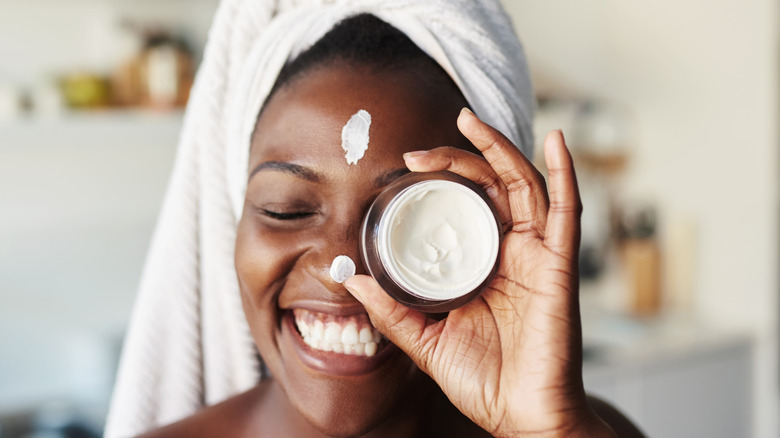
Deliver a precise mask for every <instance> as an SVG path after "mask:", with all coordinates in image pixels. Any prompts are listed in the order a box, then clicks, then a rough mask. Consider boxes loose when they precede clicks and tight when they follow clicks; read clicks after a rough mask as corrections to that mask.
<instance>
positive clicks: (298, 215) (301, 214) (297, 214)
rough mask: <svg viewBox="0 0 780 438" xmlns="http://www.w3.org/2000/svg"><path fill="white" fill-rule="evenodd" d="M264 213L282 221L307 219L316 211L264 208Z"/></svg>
mask: <svg viewBox="0 0 780 438" xmlns="http://www.w3.org/2000/svg"><path fill="white" fill-rule="evenodd" d="M261 211H262V213H263V214H264V215H266V216H268V217H270V218H271V219H276V220H280V221H293V220H298V219H306V218H308V217H311V216H313V215H315V214H316V213H315V212H313V211H294V212H290V213H288V212H280V211H273V210H268V209H265V208H264V209H262V210H261Z"/></svg>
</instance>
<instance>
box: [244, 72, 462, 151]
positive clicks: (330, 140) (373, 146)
mask: <svg viewBox="0 0 780 438" xmlns="http://www.w3.org/2000/svg"><path fill="white" fill-rule="evenodd" d="M436 88H437V87H431V86H430V81H420V80H419V78H417V77H415V75H414V72H406V71H402V70H401V71H384V72H383V71H376V70H375V69H369V68H360V67H347V66H343V65H342V66H340V67H335V66H333V67H321V68H317V69H314V70H312V71H310V72H307V73H306V74H305V75H301V76H300V77H298V78H296V79H295V80H294V81H291V82H290V83H289V84H287V85H286V86H284V87H282V88H280V89H279V90H278V91H277V92H276V93H275V94H274V95H273V96H272V97H271V98H270V99H269V101H268V103H267V104H266V107H265V108H264V110H263V112H262V114H261V116H260V119H259V120H258V124H257V129H256V131H255V135H254V136H253V140H252V153H251V157H250V161H253V162H255V163H256V162H258V161H259V160H264V159H268V158H267V157H269V156H279V155H288V156H300V155H309V156H311V157H312V158H321V157H319V156H321V155H327V156H329V155H331V154H333V153H337V152H341V153H343V150H342V149H341V142H342V138H341V133H342V129H343V128H344V125H345V124H346V123H347V122H348V121H349V120H350V118H351V117H352V116H354V115H355V114H356V113H358V112H359V111H360V110H363V111H365V112H367V113H368V114H369V115H370V119H371V122H370V129H369V145H368V151H367V154H369V153H370V154H371V155H376V154H391V155H400V153H402V152H405V151H408V150H416V149H430V148H433V147H436V146H442V145H451V146H461V145H462V144H463V140H464V139H463V137H462V135H461V134H460V133H459V132H458V130H457V126H456V123H455V121H456V118H457V114H458V112H459V111H460V108H461V107H462V106H463V105H464V104H465V102H464V101H463V98H462V96H461V95H460V94H459V93H458V92H457V90H451V89H449V88H445V87H438V88H439V89H436ZM251 164H252V163H250V165H251Z"/></svg>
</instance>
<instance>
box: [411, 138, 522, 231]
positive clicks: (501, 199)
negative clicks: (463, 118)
mask: <svg viewBox="0 0 780 438" xmlns="http://www.w3.org/2000/svg"><path fill="white" fill-rule="evenodd" d="M404 161H406V167H408V168H409V170H411V171H413V172H436V171H440V170H448V171H450V172H452V173H456V174H458V175H460V176H462V177H464V178H467V179H470V180H472V181H474V182H475V183H477V185H479V186H480V187H482V189H484V190H485V192H486V193H487V194H488V196H490V199H492V200H493V203H494V204H495V205H496V209H497V210H498V215H499V217H500V218H501V222H502V223H504V224H507V225H510V224H511V223H512V212H511V211H510V209H509V199H508V197H507V190H506V186H504V183H503V181H501V179H500V178H499V177H498V175H496V172H495V171H494V170H493V168H492V167H490V164H489V163H488V162H487V161H485V159H484V158H482V157H480V156H478V155H476V154H473V153H471V152H468V151H464V150H462V149H457V148H453V147H447V146H442V147H438V148H435V149H431V150H429V151H417V152H410V153H407V154H404Z"/></svg>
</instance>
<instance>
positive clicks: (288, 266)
mask: <svg viewBox="0 0 780 438" xmlns="http://www.w3.org/2000/svg"><path fill="white" fill-rule="evenodd" d="M416 73H417V75H416ZM465 104H466V102H465V101H464V100H463V98H462V97H461V95H460V94H459V93H458V92H457V91H456V90H454V89H453V88H451V87H447V86H445V85H443V84H438V83H434V82H433V81H421V80H420V79H419V73H418V72H416V71H408V72H399V71H395V72H385V73H382V72H375V71H371V70H369V69H367V68H357V67H347V66H345V65H344V64H340V63H339V64H337V65H333V66H327V67H317V68H315V69H313V70H310V71H308V72H306V73H305V74H303V75H301V76H299V77H297V78H295V79H293V81H292V82H291V83H289V84H287V85H286V86H285V87H283V88H281V89H280V90H278V91H277V92H276V93H275V94H274V95H273V97H272V98H271V99H270V101H269V102H268V103H267V105H266V106H265V109H264V110H263V112H262V115H261V117H260V119H259V120H258V125H257V129H256V132H255V135H254V137H253V140H252V146H251V153H250V162H249V172H250V177H249V181H248V186H247V193H246V200H245V204H244V213H243V216H242V218H241V220H240V223H239V225H238V234H237V241H236V253H235V263H236V271H237V274H238V280H239V285H240V288H241V297H242V301H243V306H244V311H245V314H246V318H247V320H248V322H249V326H250V328H251V331H252V335H253V337H254V340H255V343H256V344H257V347H258V349H259V352H260V355H261V356H262V358H263V360H264V361H265V363H266V365H267V366H268V368H269V369H270V371H271V374H272V376H273V378H274V379H275V380H276V382H278V384H279V385H280V386H281V388H282V389H283V390H284V392H285V393H286V394H287V397H288V399H289V401H290V402H291V403H292V405H293V406H295V408H296V409H297V411H298V412H300V414H302V415H303V416H304V417H306V419H307V420H309V422H310V423H312V424H313V425H314V426H315V427H316V428H317V429H319V430H320V431H322V432H325V433H328V434H339V435H344V434H355V433H362V432H365V431H367V430H370V429H371V428H373V427H375V426H377V425H379V424H380V423H381V422H382V421H383V420H386V419H389V418H391V417H392V416H393V415H394V413H396V412H397V411H398V410H399V408H403V407H404V406H408V405H409V404H410V403H412V402H413V399H414V398H419V397H420V395H421V394H420V392H422V391H421V388H423V387H427V377H425V376H424V375H423V374H422V372H420V371H419V370H418V369H417V368H416V367H415V366H414V364H413V363H412V362H411V360H410V359H409V358H408V357H407V356H406V355H405V354H404V353H403V352H401V351H400V350H398V349H397V348H396V347H395V346H393V345H391V344H388V342H387V341H386V340H384V339H382V340H380V341H379V342H378V343H376V344H375V345H374V346H376V347H377V348H376V350H377V351H376V352H375V353H374V354H373V355H371V353H372V351H371V350H373V349H374V346H369V344H371V343H372V342H374V341H375V340H376V339H374V337H375V336H376V333H373V330H372V329H371V327H370V324H369V322H368V318H367V316H366V315H365V310H364V309H363V307H362V306H361V305H360V303H359V302H358V301H357V300H355V299H354V298H353V297H352V296H351V295H350V294H349V293H348V292H347V290H346V289H345V288H344V287H343V286H342V285H341V284H339V283H336V282H335V281H333V280H332V279H331V277H330V275H329V268H330V266H331V262H332V261H333V259H334V258H335V257H336V256H338V255H347V256H349V257H350V258H352V260H354V261H355V263H356V265H357V272H358V273H366V271H365V268H364V267H363V265H362V262H361V260H360V254H359V250H358V236H359V231H360V225H361V220H362V219H363V215H364V213H365V212H366V210H367V208H368V207H369V205H370V204H371V202H372V201H373V200H374V198H375V197H376V196H377V194H378V193H379V192H380V191H381V190H382V188H383V187H385V186H386V185H387V184H388V183H390V182H391V181H392V180H393V179H394V178H396V177H398V176H400V175H402V174H404V173H406V167H405V166H404V161H403V158H402V154H403V153H404V152H408V151H413V150H419V149H431V148H433V147H437V146H442V145H448V146H457V147H464V148H467V147H469V144H468V142H467V141H466V140H465V138H463V137H462V135H461V134H460V133H459V132H458V130H457V127H456V124H455V122H456V118H457V115H458V112H459V111H460V108H462V107H463V106H464V105H465ZM361 109H363V110H366V111H368V112H369V113H370V114H371V117H372V122H371V127H370V131H369V136H370V141H369V145H368V150H367V151H366V153H365V156H364V157H363V158H362V159H360V160H359V161H358V163H357V164H353V165H348V164H347V161H346V159H345V157H344V155H345V152H344V150H343V149H342V147H341V130H342V128H343V126H344V124H345V123H346V122H347V121H348V120H349V119H350V117H351V116H352V115H353V114H355V113H357V112H358V110H361ZM318 325H319V326H320V327H319V328H317V326H318ZM303 326H305V327H303ZM353 329H354V332H353ZM317 330H322V333H316V334H313V335H312V333H313V332H314V331H317ZM301 331H305V332H309V336H313V338H310V342H309V343H311V344H314V345H313V346H312V345H308V344H307V343H305V342H304V341H303V337H302V335H301ZM355 332H357V334H358V343H357V344H353V343H352V341H354V333H355ZM361 332H362V333H361ZM342 337H344V338H343V340H344V342H342ZM315 338H316V339H318V340H317V341H314V342H311V339H315ZM349 338H352V339H351V340H350V339H349ZM326 340H327V341H326ZM331 341H333V342H331ZM326 344H327V345H329V346H327V347H326V346H325V345H326ZM324 350H336V351H324ZM345 350H346V351H345ZM340 351H345V352H340Z"/></svg>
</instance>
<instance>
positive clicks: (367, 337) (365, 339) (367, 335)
mask: <svg viewBox="0 0 780 438" xmlns="http://www.w3.org/2000/svg"><path fill="white" fill-rule="evenodd" d="M373 340H374V336H373V335H372V334H371V329H370V328H368V327H363V328H362V329H360V342H362V343H364V344H368V343H369V342H371V341H373Z"/></svg>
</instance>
